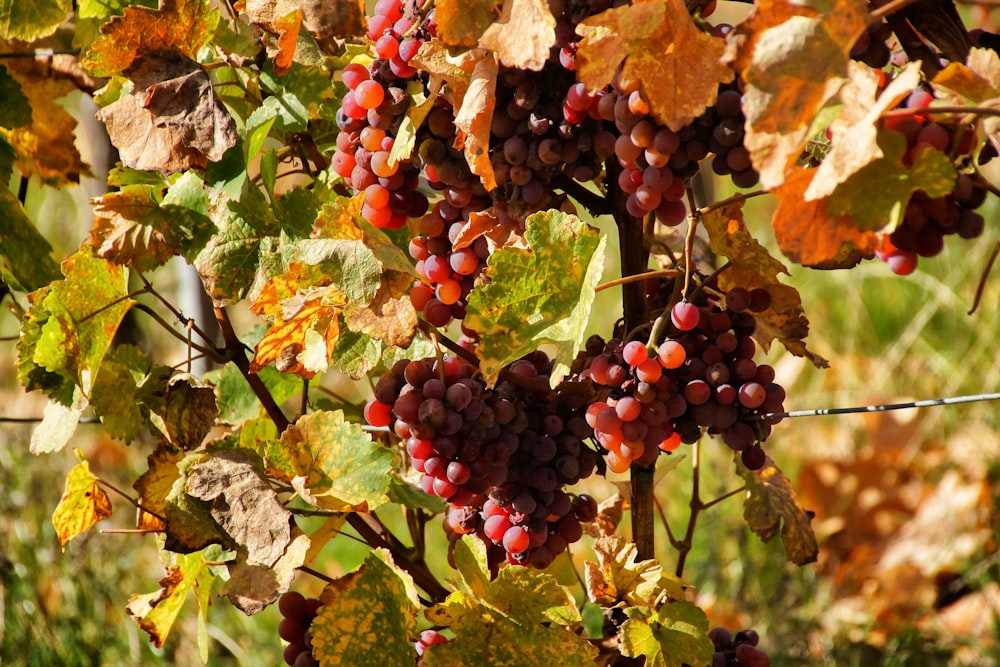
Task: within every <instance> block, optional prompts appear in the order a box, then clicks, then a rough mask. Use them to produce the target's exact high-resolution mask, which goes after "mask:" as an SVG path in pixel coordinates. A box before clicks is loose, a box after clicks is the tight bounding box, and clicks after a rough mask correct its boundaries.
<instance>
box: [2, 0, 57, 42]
mask: <svg viewBox="0 0 1000 667" xmlns="http://www.w3.org/2000/svg"><path fill="white" fill-rule="evenodd" d="M72 11H73V3H72V2H71V1H70V0H32V1H31V2H19V1H18V0H6V1H5V2H3V3H0V37H3V38H4V39H17V40H21V41H22V42H33V41H35V40H36V39H39V38H41V37H48V36H49V35H51V34H52V33H54V32H55V31H56V28H58V27H59V25H60V24H61V23H63V22H64V21H65V20H66V19H67V18H69V15H70V13H72Z"/></svg>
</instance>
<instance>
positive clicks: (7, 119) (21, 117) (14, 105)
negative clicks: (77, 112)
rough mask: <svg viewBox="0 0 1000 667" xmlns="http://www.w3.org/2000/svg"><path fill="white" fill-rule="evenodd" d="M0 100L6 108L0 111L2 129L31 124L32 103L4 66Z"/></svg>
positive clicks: (0, 69)
mask: <svg viewBox="0 0 1000 667" xmlns="http://www.w3.org/2000/svg"><path fill="white" fill-rule="evenodd" d="M2 11H3V10H0V13H2ZM0 99H2V100H3V101H4V106H3V108H2V109H0V127H4V128H7V129H8V130H9V129H12V128H15V127H21V126H22V125H27V124H28V123H30V122H31V103H30V102H28V98H27V96H25V94H24V91H23V90H22V89H21V84H20V83H19V82H18V81H17V79H15V78H14V77H12V76H11V75H10V72H8V71H7V68H6V67H4V66H3V65H0Z"/></svg>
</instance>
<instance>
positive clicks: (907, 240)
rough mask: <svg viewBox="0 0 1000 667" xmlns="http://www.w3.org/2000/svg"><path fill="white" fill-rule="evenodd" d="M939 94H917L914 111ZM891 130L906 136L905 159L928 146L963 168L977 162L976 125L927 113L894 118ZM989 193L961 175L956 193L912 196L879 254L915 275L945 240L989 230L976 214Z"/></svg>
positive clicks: (888, 123) (888, 124)
mask: <svg viewBox="0 0 1000 667" xmlns="http://www.w3.org/2000/svg"><path fill="white" fill-rule="evenodd" d="M933 100H934V96H933V94H932V92H931V91H930V90H928V89H926V88H918V89H916V90H914V91H913V92H912V93H911V94H910V95H909V97H908V98H907V99H906V101H905V102H904V105H905V107H906V108H908V109H922V108H926V107H928V106H930V104H931V102H933ZM884 123H885V127H886V128H887V129H890V130H893V131H896V132H899V133H901V134H902V135H903V136H905V137H906V143H907V153H906V155H905V157H904V161H906V162H912V159H913V156H914V154H915V153H916V152H917V151H919V150H921V149H922V148H924V147H930V148H935V149H937V150H940V151H942V152H944V153H945V154H947V155H948V156H949V157H951V158H952V160H954V161H955V162H956V163H957V164H958V165H959V167H960V168H961V167H962V163H963V162H966V161H969V160H971V158H970V157H969V156H970V154H971V153H972V151H973V149H974V147H975V143H976V136H975V131H974V130H973V128H971V127H967V126H956V125H946V124H943V123H940V122H935V121H934V120H933V119H932V118H930V117H929V116H926V115H921V114H916V115H907V116H893V117H890V118H887V119H886V120H885V121H884ZM986 194H987V190H986V188H985V187H984V186H983V185H982V184H981V183H979V182H977V181H976V180H975V179H974V178H973V177H972V175H971V174H969V173H964V172H960V173H959V174H958V177H957V178H956V180H955V186H954V188H953V189H952V191H951V193H950V194H948V195H946V196H944V197H938V198H934V199H932V198H931V197H929V196H928V195H927V194H926V193H924V192H922V191H917V192H915V193H914V194H913V196H912V197H911V198H910V202H909V203H908V204H907V206H906V211H905V212H904V214H903V220H902V222H900V224H899V225H898V226H897V227H896V229H895V230H893V232H892V233H891V234H889V235H888V236H886V237H885V238H884V239H883V243H882V246H881V247H880V248H879V250H878V251H877V252H876V255H877V256H878V257H879V258H880V259H882V260H884V261H885V262H886V263H888V264H889V268H890V269H891V270H892V271H893V272H894V273H896V274H898V275H907V274H909V273H912V272H913V271H914V269H916V267H917V261H918V257H934V256H935V255H937V254H938V253H940V252H941V250H942V249H943V248H944V237H945V236H948V235H950V234H957V235H958V236H959V237H961V238H963V239H974V238H976V237H978V236H979V235H980V234H982V232H983V228H984V226H985V221H984V219H983V216H982V215H980V214H979V213H977V212H976V210H975V209H977V208H979V207H980V206H981V205H982V203H983V202H984V201H985V200H986Z"/></svg>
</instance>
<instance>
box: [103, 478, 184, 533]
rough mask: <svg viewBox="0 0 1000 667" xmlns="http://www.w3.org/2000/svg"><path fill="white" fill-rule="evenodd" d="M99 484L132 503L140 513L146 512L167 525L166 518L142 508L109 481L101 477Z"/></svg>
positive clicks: (137, 502) (136, 501)
mask: <svg viewBox="0 0 1000 667" xmlns="http://www.w3.org/2000/svg"><path fill="white" fill-rule="evenodd" d="M97 483H98V484H100V485H101V486H103V487H106V488H107V489H108V490H110V491H114V492H115V493H117V494H118V495H119V496H121V497H122V498H124V499H125V500H127V501H129V502H130V503H132V504H133V505H135V507H136V509H138V510H139V511H140V512H145V513H146V514H148V515H149V516H152V517H156V518H157V519H159V520H160V521H162V522H164V523H166V522H167V520H166V519H164V518H163V517H162V516H160V515H159V514H157V513H156V512H153V511H152V510H150V509H149V508H146V507H143V506H142V505H141V504H140V503H139V501H138V500H136V499H135V498H133V497H132V496H130V495H128V494H127V493H125V492H124V491H122V490H121V489H119V488H118V487H116V486H115V485H113V484H111V483H110V482H108V481H107V480H104V479H101V478H100V477H98V478H97Z"/></svg>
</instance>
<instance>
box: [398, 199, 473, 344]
mask: <svg viewBox="0 0 1000 667" xmlns="http://www.w3.org/2000/svg"><path fill="white" fill-rule="evenodd" d="M467 193H469V191H468V190H462V191H458V192H456V191H454V190H452V189H450V188H449V189H448V190H447V191H446V194H445V196H444V198H443V199H442V200H440V201H438V202H437V203H436V204H434V207H433V208H432V209H431V210H430V212H428V213H427V214H426V215H425V216H424V217H423V218H422V219H421V220H420V233H419V234H418V235H417V236H416V237H414V238H413V239H411V240H410V248H409V249H410V256H411V257H412V258H413V259H414V260H416V262H417V265H416V270H417V273H418V274H420V276H421V277H422V278H423V279H424V281H426V282H423V281H416V282H414V286H413V289H412V290H410V300H411V301H412V302H413V307H414V308H416V309H417V311H418V312H422V313H423V316H424V319H425V320H427V322H429V323H430V324H432V325H434V326H436V327H443V326H445V325H446V324H448V323H449V322H450V321H451V319H452V318H455V319H459V320H460V319H463V318H464V317H465V305H466V299H467V298H468V296H469V292H470V291H472V287H473V285H474V284H475V281H476V278H477V277H478V276H479V274H480V273H482V271H483V268H484V267H485V266H486V260H487V258H489V256H490V248H489V245H488V243H487V240H486V237H485V236H480V237H478V238H477V239H476V240H475V241H473V242H472V243H471V244H469V245H464V246H462V247H455V241H456V239H457V238H458V234H459V233H460V232H461V231H462V229H463V228H464V226H465V224H466V222H467V221H468V217H469V215H470V214H471V213H473V212H478V211H481V210H483V209H485V208H486V207H487V202H486V201H485V200H484V199H482V198H471V196H470V197H465V196H464V195H465V194H467Z"/></svg>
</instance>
